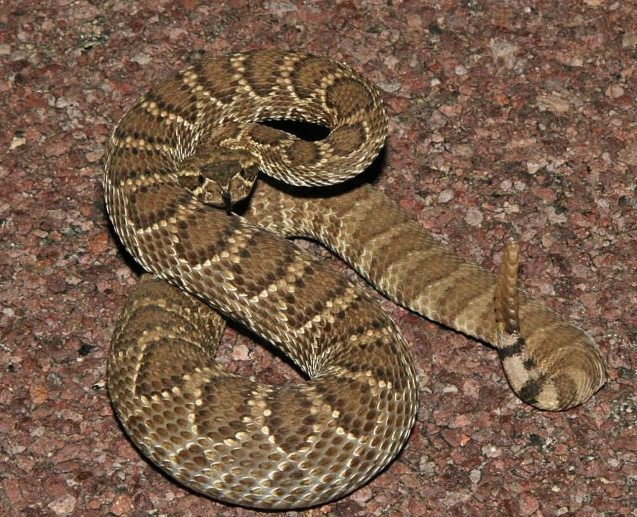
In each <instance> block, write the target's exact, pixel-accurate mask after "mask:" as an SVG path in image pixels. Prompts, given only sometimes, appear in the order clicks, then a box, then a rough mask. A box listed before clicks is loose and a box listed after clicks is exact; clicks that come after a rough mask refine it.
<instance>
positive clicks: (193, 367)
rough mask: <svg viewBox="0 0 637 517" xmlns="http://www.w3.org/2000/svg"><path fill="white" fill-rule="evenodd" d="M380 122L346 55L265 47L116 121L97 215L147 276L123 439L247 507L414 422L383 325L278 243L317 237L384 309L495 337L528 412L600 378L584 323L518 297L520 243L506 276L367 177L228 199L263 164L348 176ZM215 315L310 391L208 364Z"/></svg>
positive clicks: (201, 68) (119, 335)
mask: <svg viewBox="0 0 637 517" xmlns="http://www.w3.org/2000/svg"><path fill="white" fill-rule="evenodd" d="M273 119H286V120H304V121H309V122H311V123H316V124H320V125H322V126H326V127H327V128H329V129H330V130H331V131H330V133H329V135H328V136H327V137H326V138H324V139H322V140H319V141H313V142H309V141H304V140H301V139H298V138H296V137H294V136H292V135H289V134H287V133H283V132H281V131H279V130H277V129H274V128H273V127H271V126H269V125H262V124H260V123H259V122H263V121H268V120H273ZM386 128H387V116H386V112H385V108H384V106H383V103H382V101H381V98H380V94H379V92H378V91H377V89H376V88H375V87H374V86H373V85H371V84H370V83H369V82H368V81H367V80H365V79H364V78H362V77H361V76H359V75H358V74H357V73H356V72H354V71H353V70H352V69H351V68H350V67H348V66H346V65H343V64H339V63H336V62H334V61H331V60H328V59H324V58H319V57H313V56H309V55H303V54H296V53H292V52H282V51H256V52H246V53H238V54H232V55H229V56H224V57H217V58H211V59H207V60H203V61H202V62H200V63H198V64H196V65H194V66H192V67H190V68H187V69H186V70H184V71H182V72H179V73H177V74H175V75H173V76H171V77H170V78H168V79H167V80H165V81H163V82H160V83H159V84H157V85H156V86H154V87H153V88H152V89H151V90H150V91H149V92H148V93H147V94H146V95H144V96H143V97H142V98H141V100H139V101H138V102H137V103H136V104H135V105H134V106H133V107H132V108H131V109H130V110H129V111H128V112H127V113H126V114H125V115H124V117H123V118H122V119H121V121H120V122H119V124H118V126H117V127H116V129H115V131H114V132H113V134H112V137H111V139H110V141H109V144H108V149H107V152H106V157H105V173H104V189H105V197H106V206H107V209H108V212H109V215H110V217H111V220H112V222H113V225H114V227H115V230H116V232H117V234H118V236H119V238H120V239H121V240H122V242H123V243H124V245H125V246H126V249H127V250H128V251H129V252H130V253H131V254H132V256H133V257H134V258H135V259H136V260H137V261H138V262H139V263H140V264H141V265H142V266H143V267H144V269H146V270H147V271H149V272H151V273H153V274H154V277H155V278H154V279H150V278H144V279H142V281H141V282H140V283H139V284H138V286H137V287H136V288H135V289H134V292H133V294H132V295H131V297H130V298H129V300H128V302H127V303H126V305H125V307H124V309H123V311H122V314H121V316H120V320H119V322H118V325H117V327H116V329H115V332H114V335H113V340H112V350H111V352H110V355H109V360H108V387H109V391H110V396H111V398H112V401H113V405H114V407H115V410H116V412H117V415H118V417H119V419H120V420H121V422H122V424H123V426H124V428H125V430H126V432H127V433H128V434H129V436H130V437H131V439H132V440H133V442H134V443H135V444H136V445H137V446H138V447H139V449H141V451H142V452H143V453H144V454H145V455H146V456H148V457H149V458H150V459H152V461H153V462H154V463H156V464H157V465H158V466H159V467H161V468H162V469H163V470H165V471H166V472H168V473H169V474H170V475H171V476H173V477H174V478H176V479H177V480H179V481H180V482H182V483H184V484H185V485H187V486H189V487H191V488H192V489H194V490H196V491H199V492H202V493H204V494H207V495H209V496H211V497H213V498H215V499H219V500H222V501H226V502H230V503H236V504H240V505H245V506H252V507H259V508H295V507H307V506H311V505H316V504H320V503H324V502H327V501H330V500H332V499H334V498H337V497H339V496H342V495H344V494H346V493H348V492H350V491H352V490H354V489H356V488H357V487H359V486H361V485H362V484H363V483H365V482H366V481H367V480H369V479H370V477H372V476H373V475H374V474H376V473H377V472H378V471H379V470H381V469H382V468H384V467H385V466H386V465H387V464H388V463H389V462H390V461H391V459H392V458H394V457H395V456H396V454H397V453H398V452H399V451H400V449H401V447H402V446H403V445H404V443H405V441H406V440H407V438H408V436H409V433H410V430H411V428H412V426H413V424H414V421H415V417H416V411H417V377H416V369H415V367H414V364H413V362H412V357H411V355H410V351H409V347H408V346H407V344H406V342H405V340H404V338H403V337H402V336H401V334H400V333H399V331H398V330H397V329H396V327H395V325H394V324H393V322H392V321H391V319H390V318H389V317H388V316H387V315H386V314H385V313H384V312H383V311H382V310H381V309H380V308H379V306H378V305H377V304H376V303H375V302H373V301H372V300H371V298H370V296H369V295H368V294H366V293H365V292H364V291H362V290H361V289H360V288H359V287H357V286H355V285H354V284H352V283H351V282H350V281H348V280H346V279H345V278H344V277H343V276H341V275H339V274H337V273H335V272H333V271H332V270H331V269H330V268H328V267H327V266H326V265H324V264H323V263H321V262H319V261H317V260H315V259H314V258H312V257H311V256H309V255H308V254H307V253H305V252H303V251H301V250H300V249H299V248H298V247H297V246H296V245H294V244H293V243H291V242H290V241H288V240H286V239H285V238H283V237H282V236H303V237H310V238H312V239H316V240H318V241H320V242H322V243H324V244H325V245H326V246H328V247H330V248H331V249H332V250H334V251H335V252H336V253H337V254H339V255H340V256H341V257H343V258H344V259H345V260H346V261H347V262H349V263H350V264H351V265H352V266H353V267H354V268H355V269H356V270H357V271H358V272H359V273H360V274H361V275H362V276H363V277H365V278H366V279H367V280H368V281H369V282H370V283H371V284H372V285H374V286H375V287H376V288H377V289H378V290H379V291H381V292H383V293H384V294H386V295H387V296H388V297H390V298H391V299H393V300H395V301H396V302H398V303H400V304H402V305H404V306H406V307H408V308H410V309H412V310H414V311H416V312H418V313H420V314H422V315H424V316H426V317H428V318H431V319H432V320H435V321H438V322H441V323H443V324H444V325H447V326H449V327H452V328H454V329H457V330H460V331H462V332H464V333H466V334H468V335H470V336H474V337H477V338H479V339H481V340H483V341H486V342H487V343H491V344H493V345H494V346H495V347H496V348H497V349H498V350H499V353H500V357H501V359H502V362H503V365H504V369H505V372H506V375H507V378H508V380H509V383H510V385H511V386H512V388H513V389H514V391H515V392H516V393H517V394H518V396H520V398H522V399H523V400H524V401H525V402H527V403H529V404H532V405H534V406H536V407H539V408H542V409H549V410H562V409H567V408H570V407H573V406H575V405H577V404H580V403H582V402H584V401H586V400H587V399H588V398H589V397H590V396H591V395H592V394H593V393H595V392H596V391H597V390H598V389H599V388H600V387H601V386H602V385H603V384H604V382H605V381H606V372H605V365H604V360H603V358H602V356H601V354H600V352H599V350H598V348H597V346H596V345H595V343H594V342H593V341H592V340H591V338H590V337H589V336H588V335H586V334H585V333H584V332H582V331H581V330H578V329H577V328H575V327H573V326H571V325H569V324H568V323H565V322H563V321H562V320H560V319H559V318H558V317H557V316H556V315H555V314H554V313H553V312H551V311H550V310H549V309H547V308H546V307H544V306H542V305H541V304H539V303H536V302H533V301H531V300H529V299H528V298H527V297H526V296H525V295H524V294H523V293H519V294H518V291H517V287H516V271H517V248H516V246H514V245H511V246H509V247H508V248H507V253H506V254H505V259H504V265H503V269H502V273H501V274H500V276H499V280H497V279H496V277H495V275H493V274H491V273H489V272H487V271H485V270H484V269H481V268H480V267H478V266H476V265H472V264H468V263H465V262H463V261H462V260H461V259H460V258H459V257H458V256H457V255H455V254H454V253H453V252H451V251H450V250H448V249H447V248H445V247H443V246H442V245H440V244H438V243H437V242H435V241H434V239H433V238H432V237H431V236H430V235H429V234H428V233H426V232H425V230H424V229H423V228H422V227H421V226H419V225H418V224H417V223H415V222H414V221H412V220H411V219H410V218H409V217H408V216H407V215H406V214H405V213H403V211H402V210H400V209H399V208H398V207H397V206H395V205H394V204H393V203H392V202H391V201H390V200H388V199H387V198H386V197H385V196H384V195H382V194H381V193H380V192H379V191H378V190H376V189H374V188H373V187H371V186H369V185H363V186H358V187H352V188H340V189H339V190H338V191H337V192H336V193H334V194H333V195H330V194H329V189H319V190H320V192H321V193H322V194H323V193H325V192H328V194H327V195H326V196H325V197H321V196H319V195H316V194H314V193H313V191H311V190H310V191H308V189H298V188H297V189H296V190H295V189H292V188H288V187H286V186H284V185H282V184H278V183H277V182H276V181H275V182H269V183H265V182H263V181H261V182H259V183H258V186H257V187H256V188H255V189H254V192H252V194H251V196H250V202H249V204H247V203H246V205H247V206H242V203H239V205H236V203H238V202H239V201H240V200H241V199H242V198H244V197H246V196H248V195H249V194H250V193H251V190H253V183H254V181H255V179H256V175H257V171H258V170H262V171H264V172H265V173H266V174H267V175H269V176H270V177H273V178H275V179H276V180H278V181H280V182H284V183H286V184H289V185H293V186H310V185H314V186H321V185H331V184H334V183H339V182H342V181H344V180H346V179H348V178H351V177H353V176H355V175H356V174H358V173H359V172H361V171H362V170H363V169H365V168H366V167H367V166H368V165H369V164H370V163H371V161H372V160H373V159H374V157H375V156H376V154H377V152H378V151H379V149H380V148H381V147H382V145H383V143H384V139H385V134H386ZM224 206H225V207H226V209H227V210H225V211H224V210H223V209H221V208H218V207H222V208H223V207H224ZM233 206H234V207H235V210H237V211H238V210H239V208H241V210H242V212H243V213H242V216H239V215H237V214H236V213H234V212H232V211H231V210H230V207H233ZM272 232H276V233H278V234H280V235H282V236H280V235H275V233H272ZM160 279H163V280H160ZM165 281H167V282H165ZM518 304H519V310H518V309H517V307H518ZM211 307H212V308H214V310H213V309H211ZM217 311H218V312H217ZM219 313H221V314H224V315H226V316H228V317H230V318H231V319H233V320H235V321H236V322H238V323H239V324H240V325H243V326H245V327H247V328H248V329H250V330H252V331H253V332H255V333H256V334H258V335H260V336H262V337H263V338H264V339H266V340H267V341H269V342H270V343H273V344H274V345H276V347H278V348H279V349H280V350H282V351H283V352H284V353H285V355H287V356H288V357H289V358H290V359H291V360H292V361H294V362H295V363H296V364H297V365H298V367H299V368H300V369H301V370H302V371H303V373H304V374H305V375H306V376H307V379H308V380H307V382H304V383H301V384H298V385H293V386H283V387H281V386H278V387H275V386H267V385H263V384H259V383H256V382H253V381H251V380H249V379H245V378H242V377H240V376H237V375H232V374H229V373H227V372H226V369H225V368H224V367H223V365H220V364H217V363H215V362H214V355H215V349H216V345H215V343H216V341H217V339H218V338H219V336H220V334H221V332H222V329H223V320H222V319H221V317H220V316H219V315H218V314H219Z"/></svg>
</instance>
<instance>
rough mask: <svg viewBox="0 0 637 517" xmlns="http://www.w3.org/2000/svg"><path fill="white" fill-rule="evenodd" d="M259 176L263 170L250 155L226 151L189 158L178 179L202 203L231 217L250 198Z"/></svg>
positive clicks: (182, 165) (182, 166) (181, 168)
mask: <svg viewBox="0 0 637 517" xmlns="http://www.w3.org/2000/svg"><path fill="white" fill-rule="evenodd" d="M258 173H259V166H258V164H257V161H256V159H255V158H254V157H253V156H252V155H251V154H250V153H248V152H246V151H242V150H227V149H224V150H220V151H219V152H216V151H208V152H206V153H205V155H195V156H193V157H191V158H188V159H187V160H185V161H184V162H183V163H182V164H181V167H180V170H179V171H178V173H177V175H178V177H179V182H180V184H181V185H182V186H183V187H185V188H187V189H188V190H190V191H191V192H192V193H193V195H194V196H195V197H196V198H197V199H198V200H199V201H201V202H202V203H205V204H207V205H211V206H214V207H217V208H223V209H225V210H226V212H228V213H229V212H230V211H231V210H232V207H233V206H234V205H235V204H236V203H238V202H239V201H241V200H243V199H245V198H246V197H248V196H249V195H250V192H252V188H253V186H254V183H255V181H256V179H257V175H258Z"/></svg>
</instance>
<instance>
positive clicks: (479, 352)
mask: <svg viewBox="0 0 637 517" xmlns="http://www.w3.org/2000/svg"><path fill="white" fill-rule="evenodd" d="M636 27H637V14H636V11H635V5H634V3H632V2H613V1H605V0H583V1H574V0H570V1H565V2H552V1H549V0H531V1H516V0H504V1H485V2H477V1H464V2H454V1H451V0H441V1H439V2H419V1H407V0H405V1H400V0H393V1H391V0H388V1H384V2H383V1H379V0H370V1H360V2H354V1H336V2H332V1H325V2H319V1H310V0H308V1H304V2H292V1H269V2H245V1H239V0H232V1H227V2H208V3H206V2H203V1H201V2H199V1H197V0H182V1H173V2H168V1H165V0H162V1H159V2H150V1H148V2H125V1H104V2H88V1H86V0H77V1H73V2H64V1H54V0H49V1H45V2H36V1H34V0H22V1H21V2H15V1H14V2H10V1H9V2H6V1H4V2H3V1H0V67H1V68H2V74H1V75H0V92H1V94H0V112H1V114H2V116H1V120H2V121H3V126H4V131H3V133H2V134H0V148H1V149H2V151H1V152H2V159H1V160H0V178H1V179H2V181H1V183H0V307H1V309H2V311H1V313H0V410H1V411H2V417H1V418H0V433H1V435H2V440H0V462H1V464H2V468H1V469H0V513H2V514H3V515H8V516H22V515H25V516H40V515H55V516H66V515H81V516H104V515H117V516H128V515H132V516H145V515H156V516H163V515H165V516H204V515H220V516H228V517H229V516H240V515H241V516H245V515H252V514H253V513H255V512H252V511H250V510H246V509H242V508H234V507H229V506H225V505H221V504H219V503H216V502H214V501H211V500H208V499H206V498H204V497H201V496H198V495H196V494H193V493H191V492H189V491H188V490H186V489H183V488H182V487H180V486H178V485H176V484H174V483H173V482H171V481H170V480H169V479H168V478H166V477H165V476H164V475H162V474H161V473H160V472H159V471H157V470H156V469H155V468H154V467H152V466H151V465H150V464H149V463H147V462H146V461H145V460H144V459H142V458H141V457H140V456H139V454H138V453H137V452H136V450H135V449H134V448H133V447H132V445H131V443H130V442H129V441H128V440H127V439H126V437H125V436H124V434H123V432H122V430H121V428H120V427H119V426H118V424H117V421H116V419H115V417H114V415H113V412H112V408H111V406H110V404H109V399H108V394H107V392H106V389H105V364H106V356H107V352H108V347H109V338H110V334H111V330H112V327H113V322H114V320H115V318H116V316H117V313H118V310H119V308H120V307H121V306H122V304H123V302H124V299H125V298H126V295H127V293H128V292H129V291H130V289H131V286H132V285H133V284H134V283H135V281H136V272H135V271H134V270H133V269H132V268H131V264H130V263H129V262H127V261H126V260H125V258H124V257H123V255H122V253H121V249H120V248H118V246H117V244H116V242H115V240H114V237H113V233H112V231H111V229H110V226H109V223H108V221H107V217H106V215H105V210H104V204H103V201H102V191H101V185H100V176H101V161H100V160H101V157H102V154H103V150H104V145H105V143H106V140H107V138H108V136H109V134H110V132H111V130H112V128H113V126H114V124H115V123H116V121H117V120H118V119H119V117H120V116H121V115H122V113H123V112H124V110H125V109H126V108H127V107H129V106H130V105H131V104H132V102H133V101H134V100H135V99H136V97H138V96H139V95H140V94H141V93H142V92H143V91H144V90H145V89H146V87H147V86H148V85H149V84H150V83H151V82H153V81H154V80H157V79H158V78H160V77H162V76H163V75H165V74H166V73H167V72H168V71H171V70H174V69H176V68H179V67H182V66H184V65H185V64H188V63H191V62H194V61H196V60H197V59H199V58H200V55H201V54H203V53H204V52H205V53H208V54H219V53H225V52H227V51H233V50H244V49H251V48H275V47H279V48H289V49H302V50H306V51H310V52H313V53H316V54H320V55H326V56H331V57H335V58H338V59H340V60H343V61H347V62H348V63H349V64H351V65H352V66H354V67H355V68H356V69H358V70H360V71H361V72H363V73H364V74H365V75H366V76H367V77H369V78H370V79H371V80H372V81H374V82H375V83H376V84H378V85H379V86H380V88H381V89H382V90H383V92H384V97H385V100H386V102H387V105H388V109H389V112H390V117H391V125H390V135H389V139H388V143H387V147H386V152H385V155H384V160H383V162H382V164H381V166H380V172H379V174H378V176H377V177H376V178H375V179H374V181H375V182H376V184H377V185H378V187H379V188H381V189H383V190H384V191H385V192H386V193H387V194H388V195H389V196H390V197H392V198H394V199H396V200H397V201H398V202H399V203H400V204H401V205H402V206H403V207H404V208H406V209H407V210H408V211H410V212H411V213H412V214H413V215H414V217H415V218H417V219H418V220H419V221H420V222H421V223H422V224H423V225H424V226H425V227H427V228H428V229H430V230H431V231H433V232H434V233H435V234H436V235H437V236H439V238H440V239H441V240H443V241H446V242H449V243H452V244H453V246H454V247H455V248H456V249H457V250H458V252H459V253H460V254H462V255H463V256H465V257H467V258H469V259H471V260H474V261H476V262H480V263H482V264H484V265H485V266H486V267H489V268H495V266H496V265H497V263H498V260H499V257H500V255H501V252H502V248H503V245H504V242H505V241H506V239H507V237H508V236H509V235H511V234H516V235H519V237H520V239H521V242H522V249H523V252H524V256H523V260H524V265H523V270H522V276H523V282H524V284H525V287H526V288H527V289H528V291H530V292H531V293H532V294H533V296H535V297H537V298H539V299H542V300H545V301H546V303H547V304H548V305H550V306H551V307H553V308H555V309H556V310H558V311H559V312H561V313H562V314H564V315H565V316H567V317H568V318H569V319H570V320H572V321H573V322H574V323H576V324H577V325H579V326H581V327H583V328H585V329H586V330H587V331H588V332H589V333H590V334H591V335H592V336H593V337H594V338H595V339H596V340H597V341H598V343H599V344H600V346H601V349H602V350H603V353H604V355H605V356H606V357H607V358H608V362H609V373H610V378H611V380H610V382H609V383H608V385H607V386H606V387H605V388H604V389H603V390H602V391H600V392H599V393H598V394H597V396H595V397H594V398H593V399H592V400H591V401H589V402H588V403H587V404H585V405H584V406H583V407H580V408H577V409H575V410H572V411H569V412H566V413H560V414H549V413H542V412H539V411H536V410H533V409H532V408H530V407H527V406H525V405H523V404H522V403H521V402H519V401H518V400H517V399H516V398H515V397H514V396H513V394H512V392H511V391H510V389H509V388H508V386H507V384H506V381H505V379H504V377H503V374H502V372H501V368H500V365H499V362H498V359H497V357H496V355H495V353H494V352H493V351H492V350H491V349H489V348H487V347H485V346H483V345H481V344H479V343H477V342H475V341H473V340H470V339H468V338H465V337H464V336H462V335H459V334H455V333H453V332H450V331H448V330H445V329H442V328H440V327H438V326H437V325H435V324H433V323H430V322H428V321H426V320H424V319H422V318H420V317H418V316H416V315H413V314H410V313H408V312H407V311H405V310H403V309H400V308H398V307H396V306H395V305H393V304H391V303H389V302H386V301H383V302H382V303H383V306H384V307H385V308H386V309H387V311H389V312H390V313H391V314H392V316H393V317H394V318H395V320H396V321H397V323H398V324H399V326H400V328H401V329H402V331H403V332H404V333H405V335H406V337H407V338H408V340H409V341H410V343H412V344H413V352H414V355H415V356H416V358H417V364H418V371H419V375H420V378H421V408H420V413H419V416H418V421H417V423H416V426H415V428H414V430H413V434H412V436H411V439H410V441H409V444H408V446H407V447H406V449H405V450H404V452H403V453H402V455H401V456H400V457H399V458H398V459H397V460H396V461H395V462H393V463H392V464H391V466H390V467H389V468H388V469H387V471H385V472H384V473H383V474H382V475H380V476H379V477H377V478H376V479H374V480H373V481H372V482H371V483H369V484H368V485H367V486H365V487H363V488H362V489H360V490H358V491H357V492H355V493H354V494H352V495H350V496H349V497H347V498H345V499H343V500H341V501H338V502H335V503H332V504H330V505H325V506H323V507H320V508H315V509H312V510H309V511H308V512H305V514H307V515H315V516H319V515H333V516H356V515H361V516H366V515H370V516H373V515H383V516H400V515H410V516H411V515H413V516H421V515H435V516H441V515H451V516H455V515H458V516H465V515H485V516H492V515H493V516H499V515H502V516H509V515H511V516H513V515H515V516H518V515H521V516H534V517H535V516H537V517H539V516H555V515H573V516H574V515H577V516H606V517H610V516H625V515H633V516H634V515H637V510H636V509H635V508H636V507H637V457H636V456H637V431H636V414H637V395H636V392H635V386H636V383H635V368H636V365H637V344H636V337H637V331H636V328H637V325H636V319H637V316H636V312H635V304H636V302H637V296H636V292H637V291H636V289H635V288H636V285H637V280H636V276H635V270H636V269H637V245H636V241H637V239H636V236H637V232H636V225H637V213H636V212H637V210H636V209H637V199H636V197H637V196H636V195H635V184H636V176H637V175H636V171H637V129H636V121H637V116H636V111H637V107H636V106H637V104H636V103H635V99H636V98H637V87H636V85H637V31H636ZM323 256H324V257H325V259H326V260H330V261H331V262H334V263H335V267H341V266H339V265H338V264H337V261H336V260H334V259H332V258H330V257H329V256H328V255H327V254H326V253H323ZM350 275H351V273H350ZM223 348H224V353H225V358H226V359H225V360H227V361H232V362H233V364H235V365H237V364H238V365H239V366H235V367H237V368H249V369H251V371H254V372H258V375H259V376H260V378H263V379H265V380H268V381H273V382H277V381H279V382H280V381H285V380H286V379H290V378H293V377H294V375H295V374H294V373H293V372H292V371H291V369H290V368H289V366H287V365H286V364H284V363H282V362H281V361H280V360H279V359H276V358H272V357H271V356H270V355H269V354H268V353H267V352H265V351H264V350H263V349H262V348H261V347H259V346H256V345H253V344H252V343H251V342H250V341H249V340H248V339H247V338H245V337H243V336H240V335H238V334H237V333H235V332H233V331H229V332H227V333H226V335H225V337H224V344H223ZM1 509H3V510H1ZM293 513H294V512H290V514H293Z"/></svg>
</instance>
